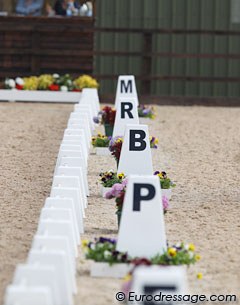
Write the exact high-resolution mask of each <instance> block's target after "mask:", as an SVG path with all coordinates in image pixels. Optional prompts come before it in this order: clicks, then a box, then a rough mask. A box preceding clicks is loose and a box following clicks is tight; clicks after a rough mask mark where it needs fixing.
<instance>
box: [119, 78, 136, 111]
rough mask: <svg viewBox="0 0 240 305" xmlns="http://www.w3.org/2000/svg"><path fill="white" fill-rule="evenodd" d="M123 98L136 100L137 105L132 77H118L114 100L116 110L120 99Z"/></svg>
mask: <svg viewBox="0 0 240 305" xmlns="http://www.w3.org/2000/svg"><path fill="white" fill-rule="evenodd" d="M123 97H133V98H136V101H137V105H138V104H139V102H138V95H137V89H136V83H135V76H134V75H120V76H119V77H118V83H117V93H116V98H115V107H116V108H117V107H118V103H119V102H120V99H121V98H123Z"/></svg>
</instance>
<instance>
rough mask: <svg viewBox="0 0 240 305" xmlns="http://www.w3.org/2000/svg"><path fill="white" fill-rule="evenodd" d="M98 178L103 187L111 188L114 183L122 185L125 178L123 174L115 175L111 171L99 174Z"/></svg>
mask: <svg viewBox="0 0 240 305" xmlns="http://www.w3.org/2000/svg"><path fill="white" fill-rule="evenodd" d="M99 176H100V182H101V184H102V186H103V187H112V186H113V185H114V184H116V183H122V181H123V179H124V178H125V176H124V174H123V173H120V174H117V173H115V172H113V171H111V170H110V171H108V172H105V173H100V174H99Z"/></svg>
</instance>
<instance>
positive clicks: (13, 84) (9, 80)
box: [5, 78, 16, 88]
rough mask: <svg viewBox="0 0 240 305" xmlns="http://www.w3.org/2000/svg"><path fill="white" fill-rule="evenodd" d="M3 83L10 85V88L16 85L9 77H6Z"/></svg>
mask: <svg viewBox="0 0 240 305" xmlns="http://www.w3.org/2000/svg"><path fill="white" fill-rule="evenodd" d="M5 84H6V85H7V86H8V87H10V88H15V87H16V83H15V81H14V79H12V78H10V79H7V80H6V82H5Z"/></svg>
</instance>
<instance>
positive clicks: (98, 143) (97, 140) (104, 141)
mask: <svg viewBox="0 0 240 305" xmlns="http://www.w3.org/2000/svg"><path fill="white" fill-rule="evenodd" d="M110 140H111V137H107V136H105V135H102V134H101V133H98V134H97V136H96V137H92V146H93V147H108V146H109V143H110Z"/></svg>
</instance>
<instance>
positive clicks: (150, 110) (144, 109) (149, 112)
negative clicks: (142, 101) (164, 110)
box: [138, 105, 156, 120]
mask: <svg viewBox="0 0 240 305" xmlns="http://www.w3.org/2000/svg"><path fill="white" fill-rule="evenodd" d="M138 116H139V117H140V118H149V119H152V120H153V119H155V117H156V115H155V109H154V107H153V106H149V107H148V106H146V105H139V107H138Z"/></svg>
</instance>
